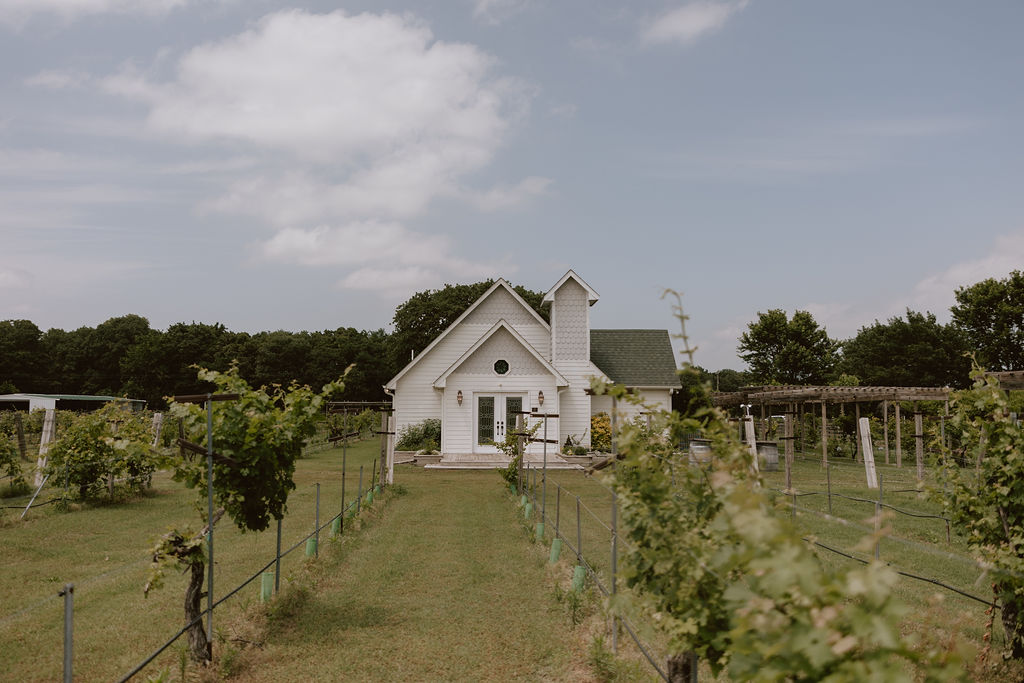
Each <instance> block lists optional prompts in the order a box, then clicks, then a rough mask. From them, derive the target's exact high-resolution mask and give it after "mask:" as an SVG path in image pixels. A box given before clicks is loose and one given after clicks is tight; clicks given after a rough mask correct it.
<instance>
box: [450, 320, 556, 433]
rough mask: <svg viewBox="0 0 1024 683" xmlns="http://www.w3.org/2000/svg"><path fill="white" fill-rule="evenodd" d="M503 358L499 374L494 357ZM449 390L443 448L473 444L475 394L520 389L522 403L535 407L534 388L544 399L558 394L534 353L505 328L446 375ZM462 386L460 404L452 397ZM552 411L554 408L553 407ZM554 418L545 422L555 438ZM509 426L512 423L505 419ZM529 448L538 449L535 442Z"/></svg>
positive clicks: (524, 405) (549, 376) (517, 391)
mask: <svg viewBox="0 0 1024 683" xmlns="http://www.w3.org/2000/svg"><path fill="white" fill-rule="evenodd" d="M499 358H502V359H504V360H506V361H508V364H509V371H508V374H506V375H502V376H500V377H499V376H498V375H497V374H496V373H495V372H494V361H496V360H498V359H499ZM447 384H448V387H449V389H448V391H447V392H446V393H447V394H448V396H447V398H446V399H445V425H447V426H448V427H447V430H446V432H445V436H444V440H445V451H446V452H451V453H471V452H472V451H473V448H474V445H475V444H474V437H475V433H474V431H473V427H474V424H475V418H474V415H475V406H476V394H492V393H495V392H503V393H523V394H525V396H524V399H523V407H524V409H526V410H529V409H530V408H534V407H538V401H537V392H538V391H543V392H544V398H545V401H546V400H547V398H548V397H549V396H551V397H554V396H556V395H557V387H556V386H555V379H554V377H553V375H551V373H550V372H548V370H547V368H545V367H544V366H543V365H542V364H541V362H540V361H539V360H537V359H536V358H535V357H534V356H533V354H531V353H530V352H529V351H528V350H527V349H525V348H524V347H523V346H522V344H520V343H519V341H518V340H517V339H516V338H515V337H513V336H512V334H511V333H510V332H508V331H507V330H498V331H497V332H495V333H494V334H493V335H492V336H491V338H490V339H488V340H487V341H486V342H484V343H483V344H482V345H481V346H480V348H478V349H477V350H476V351H474V352H473V354H472V355H471V356H470V357H469V358H467V359H466V360H464V361H463V363H462V365H460V366H459V368H458V369H457V370H456V371H455V372H453V373H452V374H451V375H449V376H448V382H447ZM460 389H461V390H462V394H463V403H462V405H461V406H459V405H458V402H457V401H456V400H454V399H453V398H452V397H453V396H455V395H457V393H458V391H459V390H460ZM552 412H554V411H552ZM556 422H557V421H556V420H551V421H549V423H548V434H549V438H557V435H558V425H557V424H556ZM508 425H509V428H511V426H512V425H513V421H512V418H509V419H508ZM529 450H530V451H531V452H534V451H538V450H539V445H538V444H534V445H533V446H532V447H531V448H530V449H529Z"/></svg>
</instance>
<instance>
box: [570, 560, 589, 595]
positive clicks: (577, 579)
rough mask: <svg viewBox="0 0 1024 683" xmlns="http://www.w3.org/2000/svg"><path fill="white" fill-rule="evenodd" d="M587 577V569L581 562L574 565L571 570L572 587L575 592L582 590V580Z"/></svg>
mask: <svg viewBox="0 0 1024 683" xmlns="http://www.w3.org/2000/svg"><path fill="white" fill-rule="evenodd" d="M586 578H587V570H586V569H584V568H583V565H582V564H578V565H576V567H575V568H573V570H572V589H573V591H575V592H577V593H581V592H582V591H583V581H584V580H585V579H586Z"/></svg>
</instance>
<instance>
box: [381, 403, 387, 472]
mask: <svg viewBox="0 0 1024 683" xmlns="http://www.w3.org/2000/svg"><path fill="white" fill-rule="evenodd" d="M387 457H388V412H387V410H385V409H384V408H383V407H382V408H381V409H380V468H381V474H383V472H384V467H385V464H384V461H385V460H386V459H387ZM381 478H383V477H381Z"/></svg>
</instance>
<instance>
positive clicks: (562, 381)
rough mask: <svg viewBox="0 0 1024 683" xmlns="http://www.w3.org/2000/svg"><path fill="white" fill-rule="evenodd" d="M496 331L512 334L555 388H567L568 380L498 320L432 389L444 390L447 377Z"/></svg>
mask: <svg viewBox="0 0 1024 683" xmlns="http://www.w3.org/2000/svg"><path fill="white" fill-rule="evenodd" d="M498 330H508V332H510V333H511V334H512V337H513V338H514V339H515V340H516V341H517V342H519V343H520V344H522V345H523V348H525V349H526V350H527V351H529V352H530V354H531V355H532V356H533V357H534V358H535V359H537V362H539V363H540V364H541V365H543V366H544V369H545V370H547V371H548V372H550V373H551V374H552V375H554V377H555V380H556V386H559V387H567V386H569V380H567V379H566V378H565V377H563V376H562V373H560V372H558V370H556V369H555V366H553V365H552V364H551V363H549V362H548V361H547V360H546V359H545V358H544V356H542V355H541V354H540V353H538V352H537V349H535V348H533V346H532V345H531V344H530V342H528V341H526V339H525V338H524V337H523V335H521V334H519V333H518V332H516V330H515V328H514V327H512V326H511V325H509V324H508V323H507V322H505V321H504V320H499V321H498V322H496V323H495V324H494V327H492V328H491V329H489V330H487V332H486V333H484V335H483V336H482V337H480V338H479V339H477V340H476V343H475V344H473V345H472V346H471V347H469V349H468V350H467V351H466V352H465V353H464V354H462V355H461V356H460V357H459V359H458V360H457V361H455V362H454V363H452V365H451V367H449V368H448V369H447V370H445V371H444V373H442V375H441V376H440V377H438V378H437V379H435V380H434V387H435V388H437V389H444V388H445V384H446V383H447V381H448V376H449V375H450V374H452V373H453V372H455V371H456V370H458V369H459V366H460V365H462V364H463V363H465V362H466V360H467V359H468V358H469V357H470V356H472V355H473V354H474V353H475V352H476V350H477V349H479V348H480V347H481V346H483V345H484V342H486V341H487V340H488V339H490V338H491V337H493V336H494V334H495V333H496V332H497V331H498Z"/></svg>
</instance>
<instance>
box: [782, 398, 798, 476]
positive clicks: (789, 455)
mask: <svg viewBox="0 0 1024 683" xmlns="http://www.w3.org/2000/svg"><path fill="white" fill-rule="evenodd" d="M795 411H796V404H795V403H787V404H786V422H785V427H784V428H783V437H782V438H783V439H785V442H786V445H785V458H786V490H787V491H789V490H791V489H792V488H793V433H794V431H795V430H794V429H793V413H794V412H795Z"/></svg>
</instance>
